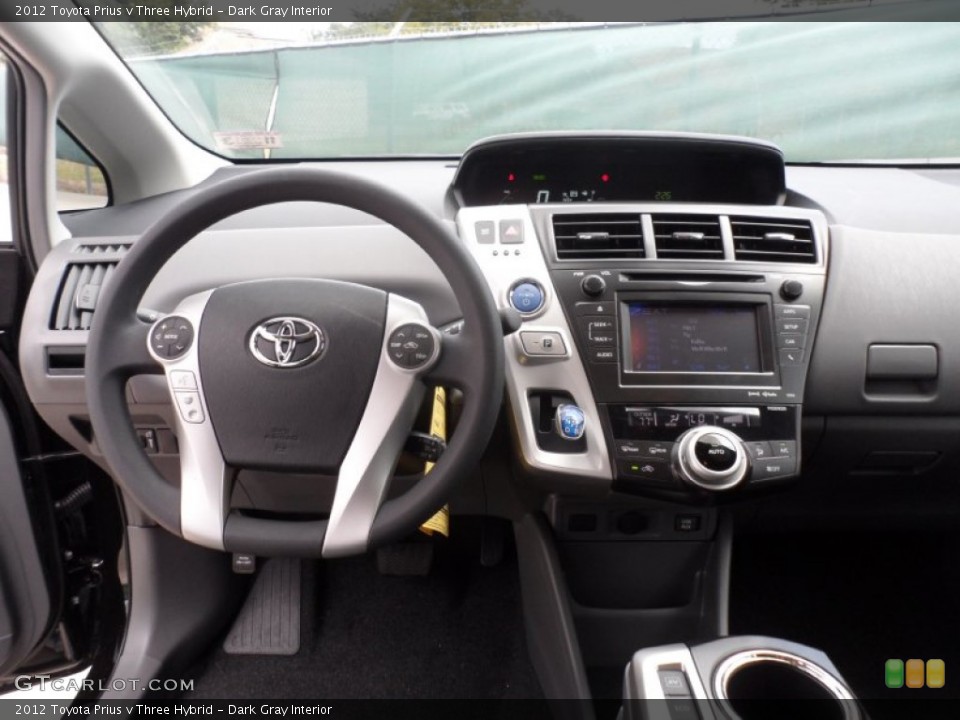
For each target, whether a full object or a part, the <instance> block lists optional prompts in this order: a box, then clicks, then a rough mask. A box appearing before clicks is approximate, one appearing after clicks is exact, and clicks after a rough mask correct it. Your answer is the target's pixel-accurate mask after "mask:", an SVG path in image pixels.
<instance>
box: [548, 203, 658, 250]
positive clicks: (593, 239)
mask: <svg viewBox="0 0 960 720" xmlns="http://www.w3.org/2000/svg"><path fill="white" fill-rule="evenodd" d="M553 236H554V238H555V239H556V242H557V259H558V260H584V259H594V260H607V259H614V258H642V257H643V255H644V252H643V227H642V225H641V224H640V215H639V214H636V215H633V214H625V213H597V214H594V215H560V214H557V215H554V216H553Z"/></svg>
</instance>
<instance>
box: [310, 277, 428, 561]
mask: <svg viewBox="0 0 960 720" xmlns="http://www.w3.org/2000/svg"><path fill="white" fill-rule="evenodd" d="M401 335H402V336H403V337H400V336H401ZM426 335H429V336H430V337H429V338H427V337H424V336H426ZM418 338H419V342H418ZM439 343H440V334H439V333H438V332H437V331H436V330H434V329H433V328H432V327H430V326H429V325H428V324H427V314H426V312H424V310H423V308H422V307H421V306H420V305H418V304H417V303H415V302H413V301H411V300H408V299H406V298H403V297H400V296H398V295H390V296H389V300H388V304H387V321H386V332H385V333H384V343H383V349H382V352H381V353H380V361H379V364H378V366H377V374H376V376H375V377H374V380H373V387H372V388H371V390H370V397H369V398H368V399H367V405H366V409H365V410H364V413H363V416H362V417H361V418H360V425H359V427H358V428H357V433H356V435H355V436H354V439H353V442H352V443H351V444H350V447H349V448H348V449H347V454H346V456H345V457H344V459H343V464H342V465H341V466H340V473H339V476H338V478H337V491H336V494H335V495H334V498H333V506H332V508H331V511H330V519H329V521H328V524H327V532H326V536H325V537H324V542H323V556H324V557H344V556H347V555H355V554H357V553H362V552H365V551H366V550H367V548H368V541H369V536H370V529H371V527H372V526H373V521H374V519H375V518H376V516H377V511H378V510H379V509H380V505H381V503H382V502H383V499H384V496H385V495H386V492H387V487H388V485H389V481H390V477H391V475H392V473H393V469H394V467H395V465H396V462H397V458H398V457H399V455H400V451H401V450H402V449H403V446H404V443H405V442H406V439H407V437H408V436H409V434H410V430H411V428H412V427H413V421H414V419H415V418H416V415H417V412H418V410H419V408H420V403H421V402H422V401H423V396H424V391H425V389H426V388H425V386H424V384H423V382H422V380H421V378H422V376H423V375H424V374H425V373H426V372H427V371H428V370H429V368H430V367H432V365H433V364H434V363H435V362H436V360H437V357H438V356H439V355H440V347H439ZM411 344H417V345H418V347H417V349H414V348H412V347H409V345H411ZM405 345H406V346H408V347H404V346H405ZM427 345H429V348H428V347H425V346H427ZM418 353H419V354H420V355H425V356H427V357H426V358H424V359H423V360H420V361H418V359H417V357H416V355H417V354H418ZM408 366H410V367H408Z"/></svg>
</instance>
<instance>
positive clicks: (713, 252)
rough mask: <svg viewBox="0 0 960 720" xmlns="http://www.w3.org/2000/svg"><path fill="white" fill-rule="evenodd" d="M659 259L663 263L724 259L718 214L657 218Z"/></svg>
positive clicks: (653, 221)
mask: <svg viewBox="0 0 960 720" xmlns="http://www.w3.org/2000/svg"><path fill="white" fill-rule="evenodd" d="M651 221H652V223H653V235H654V239H655V241H656V245H657V257H658V258H660V259H663V260H723V237H722V236H721V234H720V218H718V217H716V216H715V215H654V216H653V217H652V218H651Z"/></svg>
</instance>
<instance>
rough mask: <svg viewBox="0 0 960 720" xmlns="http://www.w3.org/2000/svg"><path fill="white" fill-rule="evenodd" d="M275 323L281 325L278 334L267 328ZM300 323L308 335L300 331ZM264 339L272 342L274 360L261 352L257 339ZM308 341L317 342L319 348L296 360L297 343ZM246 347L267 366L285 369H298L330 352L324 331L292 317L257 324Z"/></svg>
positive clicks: (303, 320) (271, 319) (307, 321)
mask: <svg viewBox="0 0 960 720" xmlns="http://www.w3.org/2000/svg"><path fill="white" fill-rule="evenodd" d="M275 323H280V327H279V328H278V329H277V331H276V332H270V330H268V329H267V328H268V326H270V325H273V324H275ZM298 323H299V324H300V325H303V326H305V327H306V328H307V330H306V332H302V333H298V332H297V324H298ZM261 338H262V339H264V340H266V341H267V342H272V343H273V353H274V355H275V356H276V359H275V360H271V359H270V358H268V357H267V356H266V355H264V354H263V353H262V352H260V348H259V347H257V340H259V339H261ZM305 340H315V341H316V343H317V346H316V347H315V348H314V349H313V350H311V351H310V353H309V354H308V355H305V356H304V357H302V358H300V359H299V360H293V353H294V352H295V351H296V349H297V343H299V342H303V341H305ZM247 347H248V349H249V350H250V354H251V355H253V357H254V358H256V359H257V360H258V361H260V362H261V363H263V364H264V365H266V366H267V367H274V368H284V369H286V368H297V367H300V366H302V365H306V364H307V363H308V362H310V361H311V360H314V359H316V358H318V357H320V356H321V355H323V353H324V351H325V350H326V349H327V337H326V335H325V334H324V332H323V330H321V329H320V328H319V327H317V325H316V324H314V323H312V322H310V321H309V320H306V319H304V318H302V317H295V316H293V315H283V316H280V317H274V318H270V319H269V320H264V321H263V322H262V323H260V324H259V325H257V326H256V327H255V328H254V329H253V332H251V333H250V341H249V342H248V343H247Z"/></svg>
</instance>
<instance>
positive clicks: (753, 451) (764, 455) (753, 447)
mask: <svg viewBox="0 0 960 720" xmlns="http://www.w3.org/2000/svg"><path fill="white" fill-rule="evenodd" d="M744 445H746V446H747V452H749V453H750V457H751V458H753V459H754V460H769V459H770V458H772V457H773V448H771V447H770V443H768V442H767V441H766V440H759V441H754V442H745V443H744Z"/></svg>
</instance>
